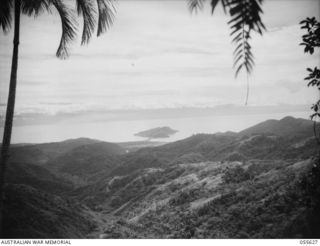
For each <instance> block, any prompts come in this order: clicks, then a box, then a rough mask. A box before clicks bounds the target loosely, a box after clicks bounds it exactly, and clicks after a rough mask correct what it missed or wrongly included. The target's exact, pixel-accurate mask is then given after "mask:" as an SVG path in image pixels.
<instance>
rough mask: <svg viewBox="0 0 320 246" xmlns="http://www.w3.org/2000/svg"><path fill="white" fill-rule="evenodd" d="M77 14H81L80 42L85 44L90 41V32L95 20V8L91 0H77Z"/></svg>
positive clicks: (92, 30) (92, 29)
mask: <svg viewBox="0 0 320 246" xmlns="http://www.w3.org/2000/svg"><path fill="white" fill-rule="evenodd" d="M76 3H77V12H78V15H82V16H83V31H82V38H81V44H87V43H88V42H89V41H90V38H91V36H92V33H93V32H94V29H95V25H96V20H95V15H96V10H95V6H94V4H93V2H92V1H88V0H77V1H76Z"/></svg>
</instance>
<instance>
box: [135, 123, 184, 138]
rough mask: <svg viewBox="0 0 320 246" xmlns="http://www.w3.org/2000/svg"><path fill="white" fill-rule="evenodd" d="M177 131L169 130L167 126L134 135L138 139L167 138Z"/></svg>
mask: <svg viewBox="0 0 320 246" xmlns="http://www.w3.org/2000/svg"><path fill="white" fill-rule="evenodd" d="M177 132H178V131H177V130H174V129H171V128H170V127H168V126H164V127H156V128H152V129H149V130H146V131H142V132H138V133H136V134H134V135H135V136H138V137H144V138H148V139H149V140H150V139H156V138H169V137H170V136H171V135H173V134H175V133H177Z"/></svg>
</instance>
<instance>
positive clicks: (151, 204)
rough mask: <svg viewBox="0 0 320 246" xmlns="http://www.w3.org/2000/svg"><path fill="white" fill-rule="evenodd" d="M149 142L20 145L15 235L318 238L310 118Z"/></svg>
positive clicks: (13, 195)
mask: <svg viewBox="0 0 320 246" xmlns="http://www.w3.org/2000/svg"><path fill="white" fill-rule="evenodd" d="M150 143H151V144H152V146H150V147H147V146H146V145H147V144H148V142H147V141H144V142H142V143H141V144H139V143H138V142H135V143H132V144H130V143H123V144H121V143H120V144H115V143H107V142H103V141H98V140H91V139H84V138H81V139H73V140H67V141H63V142H57V143H48V144H33V145H29V144H27V145H17V146H13V148H12V157H11V162H10V165H9V167H8V173H7V174H8V175H7V186H6V196H5V204H6V217H5V223H6V225H7V226H6V235H7V237H16V238H19V237H20V238H36V237H38V238H39V237H41V238H52V237H54V238H84V237H90V238H98V237H100V238H301V237H303V238H304V237H306V238H313V237H319V231H318V230H317V229H316V228H320V223H319V218H320V216H319V211H320V209H319V197H320V194H319V190H318V188H317V187H319V184H320V182H319V179H320V164H319V159H317V158H316V156H317V155H318V154H319V147H318V146H317V143H316V141H315V139H314V136H313V123H312V122H311V121H308V120H303V119H295V118H292V117H286V118H284V119H282V120H268V121H265V122H262V123H260V124H257V125H255V126H253V127H250V128H248V129H245V130H243V131H241V132H239V133H233V132H227V133H217V134H196V135H193V136H191V137H189V138H186V139H183V140H180V141H177V142H172V143H168V144H163V143H152V142H150ZM137 146H141V147H137ZM79 225H81V226H80V227H79Z"/></svg>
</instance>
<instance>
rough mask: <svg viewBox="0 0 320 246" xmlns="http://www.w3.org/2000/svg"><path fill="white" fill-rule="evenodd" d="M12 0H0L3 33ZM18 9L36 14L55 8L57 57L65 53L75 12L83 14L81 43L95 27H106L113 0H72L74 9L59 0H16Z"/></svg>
mask: <svg viewBox="0 0 320 246" xmlns="http://www.w3.org/2000/svg"><path fill="white" fill-rule="evenodd" d="M14 1H15V0H1V5H0V27H1V28H2V30H3V32H4V33H7V32H8V31H9V30H10V29H11V26H12V19H13V18H12V15H13V9H14ZM20 1H21V13H23V14H26V15H28V16H34V17H37V16H38V15H39V14H42V13H43V12H45V11H46V12H48V13H52V10H53V9H55V10H56V11H57V12H58V14H59V16H60V19H61V25H62V35H61V40H60V44H59V47H58V49H57V52H56V55H57V57H59V58H61V59H65V58H67V57H68V55H69V53H68V44H69V43H70V42H71V41H73V40H74V39H75V38H76V34H77V32H76V31H77V26H78V25H77V24H78V23H77V20H76V14H78V16H82V18H83V30H82V38H81V44H82V45H84V44H87V43H88V42H89V41H90V39H91V36H92V33H93V32H94V31H95V29H96V26H97V27H98V28H97V36H100V35H101V34H102V33H103V32H105V31H106V30H107V28H108V27H110V25H111V24H112V23H113V20H114V13H115V7H114V0H75V3H76V11H75V10H74V9H73V8H71V7H70V5H69V4H66V1H63V0H20Z"/></svg>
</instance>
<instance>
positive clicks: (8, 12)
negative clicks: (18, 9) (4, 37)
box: [0, 0, 13, 33]
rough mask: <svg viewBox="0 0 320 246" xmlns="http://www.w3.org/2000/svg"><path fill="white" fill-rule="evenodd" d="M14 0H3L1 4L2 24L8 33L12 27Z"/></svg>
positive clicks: (0, 22) (0, 20) (0, 23)
mask: <svg viewBox="0 0 320 246" xmlns="http://www.w3.org/2000/svg"><path fill="white" fill-rule="evenodd" d="M12 9H13V1H12V0H1V4H0V26H1V28H2V30H3V31H4V32H5V33H6V32H8V31H9V30H10V28H11V22H12Z"/></svg>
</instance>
